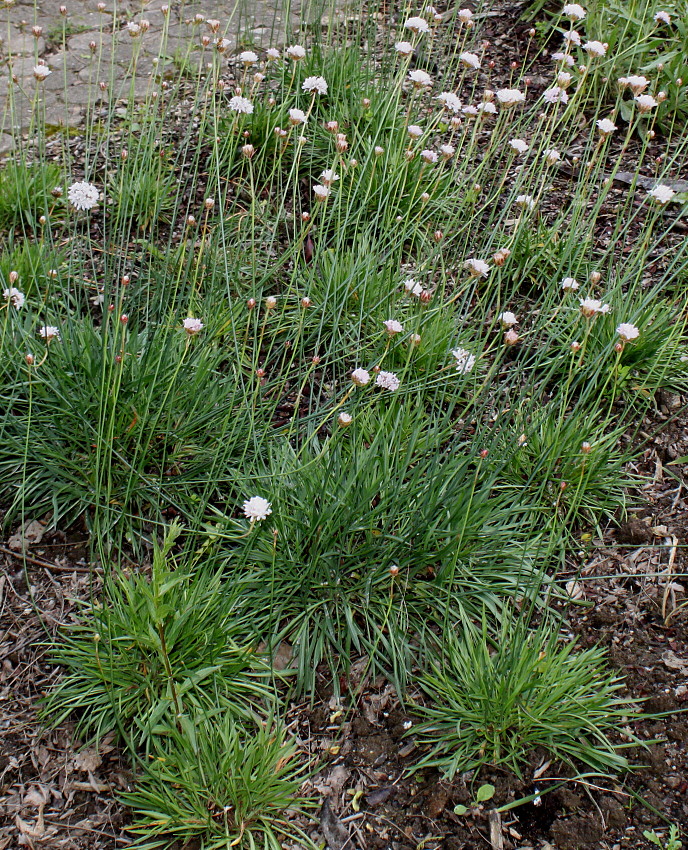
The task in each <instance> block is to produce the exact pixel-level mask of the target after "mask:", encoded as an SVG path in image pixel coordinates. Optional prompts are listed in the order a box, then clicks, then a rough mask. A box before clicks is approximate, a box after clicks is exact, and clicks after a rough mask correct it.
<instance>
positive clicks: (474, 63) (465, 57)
mask: <svg viewBox="0 0 688 850" xmlns="http://www.w3.org/2000/svg"><path fill="white" fill-rule="evenodd" d="M459 62H461V64H462V65H463V66H464V68H470V69H471V70H472V71H477V70H478V68H480V58H479V57H478V56H477V54H475V53H469V52H468V51H466V52H465V53H461V54H460V55H459Z"/></svg>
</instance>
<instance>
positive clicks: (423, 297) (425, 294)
mask: <svg viewBox="0 0 688 850" xmlns="http://www.w3.org/2000/svg"><path fill="white" fill-rule="evenodd" d="M418 300H419V301H420V302H421V303H422V304H429V303H430V302H431V301H432V292H430V291H429V290H427V289H424V290H423V291H422V292H421V294H420V295H419V296H418Z"/></svg>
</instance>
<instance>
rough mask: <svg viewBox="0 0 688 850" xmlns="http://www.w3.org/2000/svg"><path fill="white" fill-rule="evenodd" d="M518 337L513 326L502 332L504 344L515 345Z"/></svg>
mask: <svg viewBox="0 0 688 850" xmlns="http://www.w3.org/2000/svg"><path fill="white" fill-rule="evenodd" d="M519 339H520V337H519V335H518V334H517V333H516V331H515V330H514V329H513V328H509V330H508V331H507V332H506V333H505V334H504V345H516V343H517V342H518V341H519Z"/></svg>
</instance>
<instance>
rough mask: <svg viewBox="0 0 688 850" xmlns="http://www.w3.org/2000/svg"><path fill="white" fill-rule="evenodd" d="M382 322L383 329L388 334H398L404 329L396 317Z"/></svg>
mask: <svg viewBox="0 0 688 850" xmlns="http://www.w3.org/2000/svg"><path fill="white" fill-rule="evenodd" d="M382 324H383V325H384V326H385V330H386V331H387V333H388V334H389V335H390V336H394V335H395V334H400V333H401V332H402V331H403V330H404V326H403V325H402V324H401V322H397V320H396V319H387V320H386V321H384V322H383V323H382Z"/></svg>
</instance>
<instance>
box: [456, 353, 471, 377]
mask: <svg viewBox="0 0 688 850" xmlns="http://www.w3.org/2000/svg"><path fill="white" fill-rule="evenodd" d="M452 357H454V359H455V360H456V371H457V372H460V373H461V374H462V375H467V374H468V373H469V372H471V371H472V370H473V367H474V366H475V356H474V355H473V354H471V352H470V351H468V350H467V349H465V348H455V349H454V350H453V351H452Z"/></svg>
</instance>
